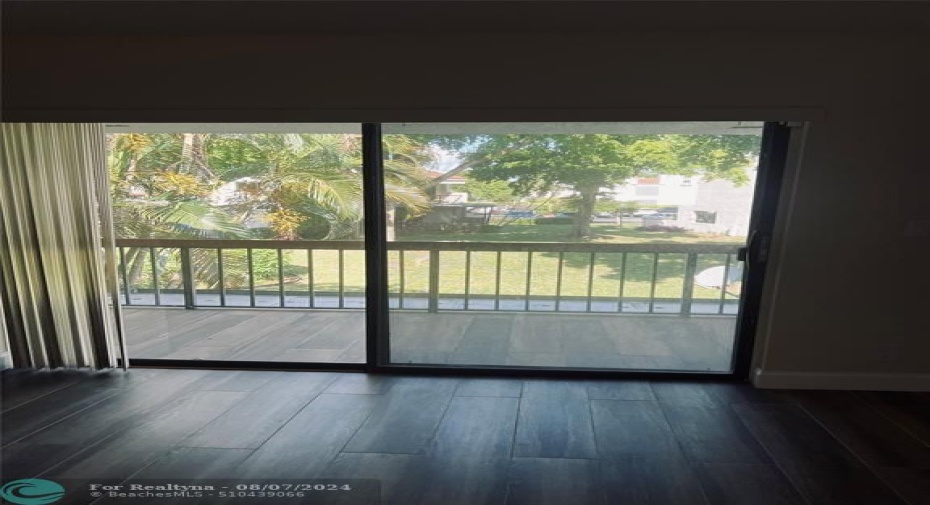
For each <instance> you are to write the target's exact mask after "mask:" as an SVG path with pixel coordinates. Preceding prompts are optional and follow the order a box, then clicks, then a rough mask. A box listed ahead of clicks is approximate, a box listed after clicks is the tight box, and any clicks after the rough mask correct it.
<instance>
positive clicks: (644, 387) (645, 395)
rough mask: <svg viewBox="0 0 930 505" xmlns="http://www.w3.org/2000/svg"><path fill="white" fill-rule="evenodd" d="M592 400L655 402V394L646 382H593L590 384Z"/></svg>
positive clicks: (589, 393)
mask: <svg viewBox="0 0 930 505" xmlns="http://www.w3.org/2000/svg"><path fill="white" fill-rule="evenodd" d="M588 398H589V399H591V400H655V399H656V397H655V394H653V392H652V388H651V387H649V383H648V382H646V381H628V380H617V381H591V382H589V383H588Z"/></svg>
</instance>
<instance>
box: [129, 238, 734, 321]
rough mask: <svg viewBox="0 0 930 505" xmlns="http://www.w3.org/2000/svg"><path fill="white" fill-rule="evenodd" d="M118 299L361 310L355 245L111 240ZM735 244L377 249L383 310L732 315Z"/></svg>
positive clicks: (408, 244) (360, 265) (360, 252)
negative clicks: (711, 279) (709, 275)
mask: <svg viewBox="0 0 930 505" xmlns="http://www.w3.org/2000/svg"><path fill="white" fill-rule="evenodd" d="M116 245H117V249H118V252H119V258H120V266H119V277H120V286H121V293H120V295H121V300H122V302H123V303H124V304H125V305H133V306H178V307H186V308H191V309H193V308H199V307H236V308H253V307H254V308H304V309H324V308H325V309H360V308H364V303H365V298H364V242H362V241H328V240H326V241H281V240H197V239H118V240H117V241H116ZM737 250H738V246H737V245H726V244H724V245H717V244H706V245H705V244H591V243H555V242H545V243H533V242H518V243H515V242H418V241H405V242H389V243H388V251H389V253H388V254H389V262H388V263H389V264H388V268H389V270H390V272H389V280H390V284H391V285H390V286H389V298H390V299H389V306H390V307H391V308H394V309H404V310H425V311H430V312H438V311H446V310H472V311H482V310H487V311H526V312H536V311H549V312H601V313H602V312H615V313H623V312H630V313H647V314H681V315H695V314H722V315H734V314H736V309H737V304H738V296H737V295H735V294H734V292H733V290H732V289H731V290H728V289H727V287H728V284H727V282H722V284H723V285H721V286H719V287H716V286H713V287H707V286H699V285H696V284H695V277H696V276H697V274H698V273H699V272H700V271H702V270H707V269H708V268H714V267H716V268H717V269H718V270H722V273H723V275H722V279H732V277H733V275H732V274H733V273H738V272H737V270H736V269H739V268H740V266H739V263H738V262H737V261H736V254H737Z"/></svg>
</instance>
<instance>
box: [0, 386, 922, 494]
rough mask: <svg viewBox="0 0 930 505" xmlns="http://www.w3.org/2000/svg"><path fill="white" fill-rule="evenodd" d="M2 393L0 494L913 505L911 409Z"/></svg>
mask: <svg viewBox="0 0 930 505" xmlns="http://www.w3.org/2000/svg"><path fill="white" fill-rule="evenodd" d="M3 380H4V384H3V386H4V387H3V400H4V401H3V427H2V434H3V463H4V465H3V471H4V480H7V479H9V478H12V477H17V478H22V477H36V476H42V477H46V478H50V479H54V478H59V479H64V478H74V479H127V478H130V477H132V478H178V477H183V478H189V479H193V478H227V479H229V478H275V479H286V478H356V479H358V478H367V479H377V480H380V481H381V484H382V486H383V487H382V493H383V497H384V502H383V503H385V504H391V505H393V504H397V505H401V504H413V505H417V504H424V505H426V504H429V505H433V504H436V505H439V504H453V505H458V504H461V505H478V504H502V505H503V504H507V505H518V504H520V505H522V504H532V505H546V504H553V505H567V504H578V505H586V504H603V505H608V504H611V505H612V504H622V505H640V504H642V505H646V504H648V505H678V504H688V505H691V504H696V505H697V504H700V505H710V504H721V505H723V504H726V505H736V504H739V505H742V504H745V505H792V504H806V505H825V504H827V505H832V504H836V505H840V504H842V505H856V504H861V505H896V504H901V505H903V504H910V505H927V504H928V503H930V396H928V395H927V394H921V393H867V392H820V391H809V392H795V391H781V392H777V391H763V390H756V389H753V388H751V387H749V386H745V385H737V384H726V383H689V382H658V381H657V382H635V381H623V382H620V381H581V380H579V381H566V380H551V381H550V380H518V379H500V380H498V379H473V378H450V377H443V378H433V377H400V376H387V377H386V376H366V375H362V374H340V373H315V372H261V371H204V370H147V369H136V370H131V371H130V372H128V373H123V372H120V371H116V372H107V373H90V372H44V373H43V372H23V371H15V372H8V373H5V374H4V376H3ZM153 503H154V502H153ZM158 503H161V502H158ZM185 503H191V502H185ZM205 503H206V502H205Z"/></svg>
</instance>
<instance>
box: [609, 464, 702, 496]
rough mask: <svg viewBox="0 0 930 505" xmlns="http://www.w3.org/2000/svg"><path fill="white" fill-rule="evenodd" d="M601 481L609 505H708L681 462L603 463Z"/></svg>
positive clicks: (694, 477)
mask: <svg viewBox="0 0 930 505" xmlns="http://www.w3.org/2000/svg"><path fill="white" fill-rule="evenodd" d="M599 477H600V483H601V489H602V491H603V493H604V497H605V501H606V502H607V503H608V504H621V503H622V504H623V505H709V502H708V501H707V499H706V497H705V495H704V490H703V488H702V487H701V484H700V482H699V481H698V479H697V477H696V476H695V474H694V472H693V471H692V469H691V468H690V467H689V466H688V465H687V463H685V462H684V461H683V460H681V459H679V458H668V459H666V458H655V457H639V456H631V457H624V458H615V459H611V460H604V461H601V462H600V472H599ZM714 505H716V504H714Z"/></svg>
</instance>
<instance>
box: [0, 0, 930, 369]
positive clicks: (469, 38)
mask: <svg viewBox="0 0 930 505" xmlns="http://www.w3.org/2000/svg"><path fill="white" fill-rule="evenodd" d="M478 3H480V2H478ZM669 16H672V17H673V16H674V13H672V12H670V13H669ZM678 21H679V22H683V21H682V20H678ZM928 48H930V39H928V36H927V33H926V32H922V33H918V32H915V31H914V30H913V29H910V30H901V31H897V30H894V29H889V28H887V27H879V28H863V29H861V30H855V29H850V30H840V29H831V30H830V31H829V32H828V31H827V30H826V29H825V30H823V31H818V30H817V29H815V28H811V27H809V26H808V27H804V28H803V29H796V30H795V29H791V27H787V28H785V29H781V28H779V27H777V26H775V27H766V28H765V29H758V30H748V31H741V30H739V29H734V30H729V31H720V32H719V33H716V34H714V33H704V32H701V31H700V29H699V28H695V29H693V30H690V31H688V32H686V33H684V32H663V31H661V30H660V29H655V30H652V31H649V30H641V31H638V32H636V33H633V32H628V33H615V34H605V33H603V32H601V33H584V32H583V31H580V32H567V33H563V32H558V31H553V32H552V33H536V32H527V33H506V32H500V31H495V32H480V31H479V30H477V29H476V32H475V33H472V34H469V33H451V34H441V33H437V32H430V33H428V34H426V33H424V34H416V33H381V34H370V33H369V34H348V33H347V34H333V35H320V36H312V35H303V36H300V35H295V36H270V35H269V36H253V37H249V36H239V37H208V36H198V37H183V36H173V37H155V36H123V37H120V38H116V37H109V38H107V37H99V38H72V39H67V38H60V39H56V38H49V37H32V38H30V37H23V38H18V39H14V38H11V40H8V41H7V43H6V49H5V50H6V60H7V61H6V65H7V76H8V82H7V84H6V90H5V93H6V101H7V104H6V105H7V107H11V106H10V98H11V97H12V98H13V99H14V100H13V103H14V104H15V108H17V109H20V110H26V109H40V110H38V111H34V113H35V114H36V115H34V116H32V117H40V116H41V113H42V111H43V110H44V111H46V113H45V116H44V117H46V118H51V117H57V118H65V117H68V118H72V119H73V118H77V117H81V118H85V119H89V120H109V121H121V120H122V121H126V120H152V121H159V120H161V121H192V120H198V121H205V120H211V121H222V120H230V121H233V120H249V121H275V120H279V119H281V118H284V119H285V120H286V119H288V118H290V119H294V120H296V119H298V118H299V119H300V120H302V121H333V120H346V121H380V120H384V121H404V120H409V121H415V120H427V121H428V120H437V119H443V120H468V119H473V120H475V119H481V120H485V121H493V120H539V121H546V120H550V121H551V120H576V121H584V120H599V119H600V120H605V119H614V120H637V119H640V120H643V119H666V120H670V119H682V120H688V119H701V118H703V119H720V118H723V119H748V120H765V119H773V118H774V119H778V118H780V117H776V116H781V117H789V116H791V117H792V118H795V119H797V118H799V116H803V117H802V119H810V120H812V121H811V123H810V125H809V128H808V131H807V136H806V142H805V145H804V149H803V153H802V155H801V156H800V159H799V165H798V166H797V167H796V172H792V175H793V177H794V178H793V179H792V180H790V181H789V186H788V187H787V188H786V190H785V192H784V194H783V202H782V203H783V205H782V208H781V215H780V220H781V221H780V228H779V230H780V231H779V235H778V236H777V237H776V249H775V258H776V259H777V264H775V265H774V266H773V269H772V272H771V275H770V277H769V281H768V285H767V288H768V290H769V293H768V296H767V302H766V307H765V309H764V312H763V314H762V318H763V319H762V321H761V324H760V332H759V335H758V340H759V345H758V347H757V363H758V365H759V366H761V367H762V368H763V369H765V370H766V371H768V372H772V373H774V372H781V373H787V374H802V375H796V376H795V377H800V378H801V380H802V381H806V382H805V384H806V385H816V384H815V383H816V381H817V380H818V379H817V377H818V376H817V375H803V374H808V373H811V372H815V373H819V374H835V376H834V378H836V377H840V378H842V377H847V376H848V377H853V378H854V379H856V380H860V382H859V383H858V384H860V385H861V380H866V381H867V380H868V377H872V376H862V375H857V374H864V373H866V374H869V373H870V374H877V375H875V377H878V378H879V379H880V380H879V379H876V381H878V382H880V381H881V380H883V381H885V382H882V383H883V384H888V382H887V377H885V375H888V374H911V375H909V376H907V378H908V380H924V379H926V378H927V376H928V374H930V358H928V357H930V319H928V315H927V314H928V307H930V296H928V293H930V289H928V286H930V239H928V238H916V237H905V236H904V234H903V229H904V226H905V220H907V219H915V218H919V219H930V197H928V191H930V168H928V162H927V154H926V152H927V151H926V138H927V136H928V134H930V131H928V126H927V124H928V119H927V118H928V117H930V94H928V91H927V90H928V89H930V74H928V72H930V71H928V68H930V65H927V64H926V62H927V54H928ZM363 55H364V56H367V59H366V60H365V63H364V64H363V63H362V61H361V60H360V58H361V57H362V56H363ZM299 62H312V64H309V63H308V64H299ZM62 109H66V110H70V111H72V112H71V113H70V115H67V114H66V115H62V114H61V113H60V111H61V110H62ZM49 111H52V112H49ZM56 111H57V112H56ZM704 114H711V116H716V117H711V116H705V115H704ZM721 116H723V117H721ZM773 377H775V376H774V375H773ZM863 377H865V379H863ZM901 377H905V376H903V375H902V376H901ZM915 377H916V379H915ZM878 382H875V383H876V384H877V383H878ZM769 384H774V383H772V382H770V383H769ZM847 384H848V383H847ZM775 385H777V384H775ZM867 385H868V384H866V386H867Z"/></svg>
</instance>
